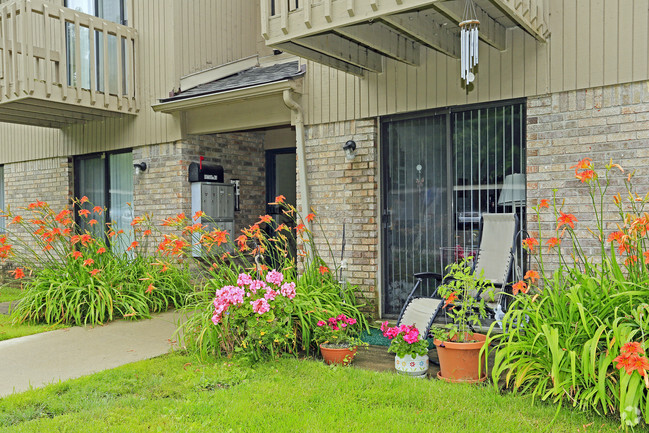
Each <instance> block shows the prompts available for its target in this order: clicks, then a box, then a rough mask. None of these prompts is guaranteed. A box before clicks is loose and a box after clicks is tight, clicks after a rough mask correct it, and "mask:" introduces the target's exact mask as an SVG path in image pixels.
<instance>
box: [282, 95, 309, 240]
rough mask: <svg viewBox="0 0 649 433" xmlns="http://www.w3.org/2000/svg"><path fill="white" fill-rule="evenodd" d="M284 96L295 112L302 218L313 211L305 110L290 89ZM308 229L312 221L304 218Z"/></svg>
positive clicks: (289, 106) (286, 102)
mask: <svg viewBox="0 0 649 433" xmlns="http://www.w3.org/2000/svg"><path fill="white" fill-rule="evenodd" d="M282 96H283V97H284V104H286V106H287V107H288V108H290V109H291V110H292V111H293V113H294V114H295V147H296V151H297V163H298V176H299V181H300V207H301V213H302V218H303V219H304V218H306V216H307V215H308V214H309V213H310V212H311V204H310V200H309V187H308V185H307V181H306V150H305V145H304V137H305V135H304V112H303V110H302V106H301V105H300V104H299V103H298V102H297V101H296V100H295V99H293V95H292V92H291V91H290V90H284V92H283V94H282ZM303 222H304V224H305V225H306V227H307V229H309V231H311V223H310V222H308V221H306V220H304V221H303Z"/></svg>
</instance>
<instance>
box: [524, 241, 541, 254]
mask: <svg viewBox="0 0 649 433" xmlns="http://www.w3.org/2000/svg"><path fill="white" fill-rule="evenodd" d="M538 244H539V241H537V240H536V238H527V239H524V240H523V246H524V247H526V248H527V249H528V250H530V252H534V246H535V245H538Z"/></svg>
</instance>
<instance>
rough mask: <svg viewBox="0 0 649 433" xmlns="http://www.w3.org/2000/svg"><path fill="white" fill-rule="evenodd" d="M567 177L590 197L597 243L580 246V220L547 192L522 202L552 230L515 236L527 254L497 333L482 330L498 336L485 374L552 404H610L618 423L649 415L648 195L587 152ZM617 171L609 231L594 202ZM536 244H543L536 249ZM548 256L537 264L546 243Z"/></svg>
mask: <svg viewBox="0 0 649 433" xmlns="http://www.w3.org/2000/svg"><path fill="white" fill-rule="evenodd" d="M572 168H575V177H576V178H577V179H579V180H581V182H582V183H583V185H584V188H585V189H586V190H587V191H586V192H587V193H588V196H589V197H590V208H591V211H592V215H593V220H594V221H595V227H593V228H590V229H589V230H588V232H589V233H590V234H591V235H592V241H591V242H594V243H595V245H596V246H597V247H596V248H595V249H594V250H595V251H596V253H595V255H592V254H588V251H589V250H588V249H586V248H584V247H583V242H582V240H583V239H581V238H580V237H579V236H578V235H577V233H576V232H575V229H576V228H578V225H579V224H580V221H578V219H577V217H576V216H575V215H572V214H570V213H568V212H564V207H563V206H564V201H562V200H560V199H558V198H557V197H556V191H555V196H554V197H553V199H552V200H548V199H544V200H541V201H540V202H539V204H538V206H536V207H534V208H532V209H533V211H534V212H535V213H536V219H537V220H538V221H540V220H542V217H543V216H545V215H546V214H545V213H546V212H553V214H554V217H553V218H554V220H555V221H556V224H555V227H554V230H553V231H552V233H550V234H549V235H547V236H546V235H545V234H544V233H543V232H542V230H541V227H540V223H539V233H538V236H537V237H533V238H529V239H527V240H526V241H525V242H524V246H525V248H527V249H528V251H529V252H530V253H531V254H533V255H534V256H535V257H536V263H537V270H538V272H537V271H536V270H530V271H528V272H527V273H526V275H525V277H524V279H523V280H522V281H519V282H517V283H516V284H514V296H515V299H514V301H513V302H512V303H511V305H510V308H509V309H508V311H507V313H506V315H505V318H504V319H503V321H502V323H503V327H504V333H503V334H502V335H500V336H499V335H494V334H491V336H490V339H489V342H490V343H492V344H498V350H497V352H496V355H495V363H494V366H493V381H494V383H498V380H499V379H500V378H501V377H504V379H505V382H506V385H507V387H510V388H512V389H513V390H515V391H518V392H524V393H529V394H532V395H533V396H535V397H537V398H540V399H542V400H550V401H553V402H555V403H557V404H570V405H573V406H575V407H578V408H580V409H589V410H594V411H596V412H598V413H603V414H607V413H617V414H618V415H619V416H620V419H621V422H622V424H623V425H625V426H627V427H629V426H635V425H638V424H639V423H642V422H643V421H642V419H645V420H646V419H647V418H648V417H649V392H648V389H649V379H648V377H647V370H649V363H648V362H647V359H646V358H645V357H644V355H643V353H644V350H645V349H646V347H647V340H646V331H647V330H649V305H648V304H647V300H649V267H648V265H649V237H648V230H649V215H648V214H647V213H645V207H646V205H647V203H649V196H641V195H639V194H638V193H637V192H636V191H635V189H634V187H633V183H632V178H633V174H628V175H627V174H624V172H623V169H622V168H621V167H620V166H619V165H617V164H613V163H610V164H609V165H607V166H606V168H605V169H604V170H602V171H601V172H599V171H597V170H596V169H595V167H594V166H593V164H592V162H591V160H590V159H588V158H586V159H584V160H582V161H580V162H579V163H578V164H577V165H576V166H574V167H572ZM618 175H619V176H623V177H624V184H625V186H626V191H627V200H623V199H622V196H621V194H619V193H618V194H615V195H614V196H613V197H612V203H613V204H614V206H615V207H616V208H617V211H618V215H619V218H620V219H619V222H618V224H617V230H615V231H612V232H611V231H610V229H608V228H607V225H606V223H605V219H604V210H603V208H604V205H605V203H606V202H607V200H609V198H608V191H609V187H610V185H611V179H612V178H613V176H618ZM544 250H545V251H544ZM548 251H551V252H554V254H555V256H554V257H555V258H556V260H558V266H557V268H556V270H554V271H553V272H550V271H548V270H546V266H547V265H546V263H545V262H546V260H545V258H546V255H547V252H548Z"/></svg>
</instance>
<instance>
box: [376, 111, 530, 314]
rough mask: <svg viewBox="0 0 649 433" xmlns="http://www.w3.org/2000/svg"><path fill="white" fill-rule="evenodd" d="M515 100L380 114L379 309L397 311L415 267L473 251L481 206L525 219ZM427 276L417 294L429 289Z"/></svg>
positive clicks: (521, 120)
mask: <svg viewBox="0 0 649 433" xmlns="http://www.w3.org/2000/svg"><path fill="white" fill-rule="evenodd" d="M524 107H525V105H524V103H523V102H521V101H516V102H510V103H502V104H492V105H489V106H479V107H469V108H457V109H455V108H453V109H448V110H443V111H436V112H433V113H418V114H416V115H411V116H409V117H405V116H400V117H396V116H395V117H392V118H387V119H384V120H383V122H382V126H381V128H382V129H381V133H382V136H381V137H382V139H381V142H382V161H383V166H382V182H383V197H382V227H383V251H382V263H383V270H384V271H383V276H382V277H383V288H384V290H383V313H384V314H385V315H387V316H392V315H398V314H399V311H400V310H401V308H402V306H403V304H404V302H405V299H406V297H407V295H408V293H409V292H410V290H412V287H413V286H414V283H415V278H414V276H413V274H414V273H416V272H423V271H429V272H437V273H443V271H444V267H445V266H446V265H448V264H449V263H450V261H453V260H455V259H457V258H461V257H465V256H469V255H471V254H473V253H475V252H476V249H477V248H478V242H479V239H478V237H479V229H480V217H481V215H482V214H483V213H503V212H516V213H517V214H518V216H519V218H520V220H521V221H522V222H524V221H525V215H524V212H525V185H526V183H525V140H524V137H525V134H524V124H525V108H524ZM434 288H435V287H434V284H433V283H432V282H430V283H428V284H424V285H423V286H422V289H421V292H420V293H419V294H418V295H419V296H429V295H430V294H432V291H433V290H434Z"/></svg>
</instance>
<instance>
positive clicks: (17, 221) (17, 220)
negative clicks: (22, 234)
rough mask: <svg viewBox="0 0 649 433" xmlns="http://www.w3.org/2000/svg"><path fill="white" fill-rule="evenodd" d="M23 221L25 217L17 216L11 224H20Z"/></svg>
mask: <svg viewBox="0 0 649 433" xmlns="http://www.w3.org/2000/svg"><path fill="white" fill-rule="evenodd" d="M22 220H23V217H21V216H20V215H16V216H15V217H14V218H13V219H12V220H11V222H10V223H9V224H19V223H20V222H21V221H22Z"/></svg>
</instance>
